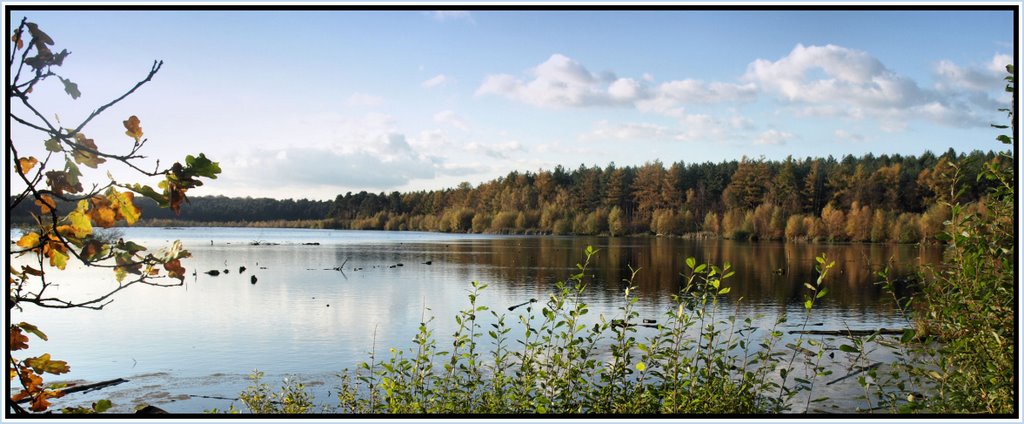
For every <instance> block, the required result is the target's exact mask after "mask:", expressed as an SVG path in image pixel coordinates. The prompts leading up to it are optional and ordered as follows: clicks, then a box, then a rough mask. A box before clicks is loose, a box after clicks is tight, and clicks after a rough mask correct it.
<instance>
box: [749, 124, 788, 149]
mask: <svg viewBox="0 0 1024 424" xmlns="http://www.w3.org/2000/svg"><path fill="white" fill-rule="evenodd" d="M793 137H794V136H793V134H791V133H788V132H785V131H779V130H777V129H774V128H772V129H770V130H767V131H764V132H762V133H761V135H759V136H758V137H757V138H756V139H754V144H757V145H769V146H781V145H783V144H786V141H788V140H791V139H792V138H793Z"/></svg>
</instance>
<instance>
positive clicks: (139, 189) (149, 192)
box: [121, 184, 170, 208]
mask: <svg viewBox="0 0 1024 424" xmlns="http://www.w3.org/2000/svg"><path fill="white" fill-rule="evenodd" d="M121 187H123V188H126V189H129V190H131V191H134V192H136V193H139V194H141V195H143V196H146V197H148V198H150V199H153V200H155V201H156V202H157V204H159V205H160V207H162V208H166V207H167V206H168V205H170V203H169V202H168V201H167V198H166V197H164V195H162V194H160V193H157V192H156V190H153V188H152V187H150V186H147V185H142V184H132V185H124V186H121Z"/></svg>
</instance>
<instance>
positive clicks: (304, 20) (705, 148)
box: [5, 8, 1018, 200]
mask: <svg viewBox="0 0 1024 424" xmlns="http://www.w3.org/2000/svg"><path fill="white" fill-rule="evenodd" d="M22 16H27V17H28V19H29V20H30V21H32V22H35V23H37V24H38V25H39V27H40V28H41V29H42V30H43V31H45V32H47V33H48V34H49V35H50V36H51V38H53V39H54V40H55V42H56V43H55V46H56V49H57V50H58V51H59V50H60V49H62V48H66V49H67V50H69V51H70V52H71V55H70V56H69V57H68V59H67V60H65V63H64V66H63V67H61V69H60V70H59V73H60V74H61V75H62V76H64V77H65V78H68V79H69V80H71V81H74V82H75V83H76V84H78V87H79V88H80V90H81V92H82V96H81V97H80V98H79V99H77V100H72V99H71V98H70V97H69V96H68V95H67V94H65V93H64V87H63V85H62V84H61V83H60V82H59V81H58V80H53V81H49V82H48V83H47V84H46V85H44V86H40V87H38V88H37V89H36V90H34V91H33V93H32V95H31V96H32V97H31V101H32V102H33V104H34V105H35V106H36V107H37V108H39V109H40V110H42V111H46V112H45V114H46V116H57V117H59V119H60V121H61V123H63V124H64V125H66V126H69V127H73V126H75V124H77V123H78V122H80V121H81V120H82V119H84V118H85V117H86V116H87V115H88V114H89V113H90V112H91V111H92V110H94V109H95V108H96V107H98V106H99V105H102V104H104V103H106V102H108V101H110V100H111V99H113V98H116V97H117V96H119V95H120V94H122V93H124V92H125V91H126V90H127V89H128V88H130V87H131V86H132V85H134V83H135V82H136V81H138V80H140V79H142V78H143V77H145V74H146V73H147V72H148V70H149V69H150V67H151V65H152V63H153V61H154V60H162V61H163V62H164V64H163V67H162V68H161V70H160V71H159V73H157V75H156V76H155V77H154V78H153V80H152V81H151V82H150V83H148V84H146V85H145V86H143V87H142V88H141V89H140V90H139V91H137V92H136V93H134V94H133V95H132V96H130V97H128V98H127V99H126V100H125V101H123V102H121V103H119V104H117V105H115V106H114V107H112V108H110V109H108V110H107V111H106V112H105V113H104V114H103V115H101V116H100V117H99V118H97V119H95V120H94V121H92V122H91V123H90V124H89V126H87V127H86V128H85V129H84V130H83V132H84V133H85V134H86V135H87V136H88V137H89V138H92V139H94V140H95V141H96V144H97V146H98V147H99V148H100V149H105V150H110V151H111V152H115V153H119V152H120V153H123V152H126V151H127V149H130V148H131V146H132V143H133V141H132V139H131V138H128V137H127V136H126V135H125V134H124V127H123V126H122V123H121V122H122V121H123V120H125V119H127V118H128V117H129V116H131V115H136V116H138V117H139V118H140V120H141V126H142V129H143V131H144V133H145V137H146V138H147V139H148V142H147V144H146V146H145V149H144V150H143V153H144V154H146V155H147V156H148V159H146V160H145V161H144V162H143V163H146V164H149V166H148V167H146V168H147V169H149V168H150V167H154V166H155V160H156V159H159V160H160V161H161V162H160V163H161V164H162V165H163V166H166V165H169V164H170V163H172V162H173V161H180V160H182V159H183V158H184V156H185V155H187V154H193V155H196V154H198V153H200V152H201V153H204V154H205V155H206V156H207V157H210V158H212V159H213V160H215V161H218V162H219V163H220V165H221V168H222V170H223V172H222V175H221V177H220V178H218V179H217V180H214V181H210V182H208V183H207V184H206V185H205V186H203V187H201V188H200V189H197V190H193V191H190V192H189V194H190V195H193V196H194V195H225V196H232V197H246V196H251V197H273V198H280V199H283V198H294V199H299V198H308V199H321V200H328V199H333V198H334V197H335V196H337V195H339V194H344V193H346V192H349V191H351V192H353V193H355V192H359V191H363V190H366V191H370V192H391V191H400V192H405V191H416V190H436V189H444V188H449V187H455V186H457V185H458V184H459V183H461V182H464V181H465V182H469V183H471V184H473V185H476V184H479V183H481V182H484V181H488V180H491V179H494V178H497V177H501V176H504V175H507V174H508V173H509V172H511V171H520V172H523V171H533V172H536V171H538V170H540V169H548V170H550V169H552V168H554V167H555V166H557V165H562V166H564V167H566V168H569V169H575V168H577V167H579V166H580V165H585V166H591V165H597V166H600V167H604V166H606V165H608V164H609V163H614V164H615V165H616V166H627V165H643V164H644V163H646V162H652V161H655V160H660V161H661V162H662V163H665V164H671V163H674V162H679V161H682V162H684V163H700V162H708V161H710V162H715V163H717V162H721V161H724V160H734V159H735V160H738V159H740V158H742V157H744V156H745V157H748V158H755V159H756V158H762V157H763V158H765V159H784V158H786V157H787V156H790V155H791V156H793V157H794V158H807V157H826V156H829V155H832V156H834V157H837V158H840V157H842V156H844V155H847V154H852V155H855V156H860V155H863V154H866V153H872V154H875V155H876V156H877V155H881V154H903V155H920V154H921V153H923V152H925V151H926V150H930V151H932V152H944V151H946V150H948V149H949V148H954V149H956V150H957V151H971V150H975V149H981V150H992V149H999V148H1001V145H1000V144H999V143H998V142H997V141H995V137H996V136H997V135H999V134H1000V132H999V130H996V129H993V128H991V127H990V124H992V123H1000V124H1001V123H1006V115H1005V113H1002V112H998V109H999V108H1001V107H1008V106H1009V104H1010V101H1011V100H1010V97H1009V96H1008V95H1007V94H1006V93H1004V92H1003V86H1004V82H1003V81H1002V78H1003V77H1004V76H1005V75H1006V72H1005V66H1006V65H1007V64H1009V63H1014V62H1015V60H1014V57H1013V54H1014V41H1015V38H1016V37H1017V36H1018V35H1017V34H1014V32H1013V23H1014V22H1013V13H1012V11H978V10H949V11H934V10H933V11H927V10H914V11H898V10H895V9H884V8H881V9H879V10H873V11H851V10H843V11H806V10H805V11H800V10H784V9H779V10H767V11H763V10H762V11H754V10H739V9H734V10H724V11H710V10H659V11H640V10H609V11H584V10H568V11H554V10H546V11H544V10H541V11H536V10H535V11H487V10H469V11H437V12H435V11H426V10H394V9H387V10H376V11H354V10H337V11H316V12H304V11H298V10H272V11H252V10H249V11H246V10H230V11H210V10H206V11H202V10H197V11H167V10H142V11H114V10H86V11H21V10H19V11H14V12H12V13H11V21H10V22H11V24H12V25H16V24H17V23H18V22H19V21H20V20H21V17H22ZM7 32H8V33H9V32H10V29H8V31H7ZM11 112H13V113H15V114H24V113H26V112H25V110H24V109H20V110H19V105H17V104H15V105H14V106H12V109H11ZM6 131H7V129H5V132H6ZM9 131H10V134H12V136H14V138H15V140H16V142H17V143H19V153H20V154H21V155H22V156H28V155H32V154H34V155H37V157H42V156H41V155H43V154H44V151H43V148H42V142H43V140H44V138H43V137H42V136H41V135H40V134H39V133H35V132H32V131H30V130H25V129H23V128H19V127H14V128H10V129H9ZM33 138H36V139H37V140H35V141H33ZM22 140H24V141H22ZM21 146H24V147H21ZM111 173H112V175H113V176H114V178H115V179H117V180H118V181H119V182H135V181H141V182H151V181H150V180H146V179H144V178H140V177H139V176H137V175H133V174H132V173H130V172H128V171H126V170H125V169H122V168H118V167H113V168H112V169H111ZM90 178H92V180H93V181H98V182H100V183H103V182H105V181H107V180H106V179H107V178H108V177H107V176H106V173H105V171H104V172H103V173H96V174H95V175H90ZM14 189H16V187H15V188H14Z"/></svg>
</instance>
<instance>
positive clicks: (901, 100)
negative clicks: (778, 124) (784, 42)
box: [744, 44, 932, 108]
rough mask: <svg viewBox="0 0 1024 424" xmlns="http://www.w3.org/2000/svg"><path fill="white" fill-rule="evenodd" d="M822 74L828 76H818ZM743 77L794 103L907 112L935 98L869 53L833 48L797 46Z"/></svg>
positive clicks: (757, 64) (754, 65) (760, 61)
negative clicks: (904, 110)
mask: <svg viewBox="0 0 1024 424" xmlns="http://www.w3.org/2000/svg"><path fill="white" fill-rule="evenodd" d="M819 71H820V72H822V73H823V74H824V77H817V78H816V76H817V75H818V72H819ZM744 79H746V80H748V81H751V82H754V83H756V84H758V86H759V87H760V88H762V89H763V90H767V91H770V92H775V93H777V94H779V95H780V96H781V97H782V98H783V99H785V100H788V101H791V102H805V103H815V104H818V103H825V104H834V103H837V102H840V103H841V102H847V103H851V104H855V105H862V106H867V107H873V108H886V107H896V108H902V107H908V106H912V105H915V104H920V103H922V102H926V101H930V100H931V98H932V95H931V94H930V93H928V92H926V91H925V90H922V89H921V88H920V87H918V86H917V84H916V83H915V82H914V81H913V80H911V79H909V78H906V77H904V76H901V75H898V74H896V73H895V72H893V71H891V70H889V69H887V68H886V67H885V66H884V65H882V63H881V62H879V61H878V59H875V58H874V57H872V56H871V55H869V54H867V53H866V52H863V51H860V50H853V49H848V48H845V47H840V46H835V45H831V44H829V45H826V46H809V47H805V46H804V45H802V44H798V45H797V46H796V47H795V48H794V49H793V50H792V51H791V52H790V53H789V54H788V55H787V56H786V57H783V58H782V59H779V60H777V61H774V62H773V61H770V60H765V59H758V60H755V61H754V62H752V63H751V64H750V65H748V66H747V72H746V74H745V76H744Z"/></svg>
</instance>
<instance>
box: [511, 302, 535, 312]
mask: <svg viewBox="0 0 1024 424" xmlns="http://www.w3.org/2000/svg"><path fill="white" fill-rule="evenodd" d="M536 301H537V299H530V300H528V301H526V302H523V303H520V304H518V305H512V306H509V307H508V310H510V311H514V310H515V309H516V308H518V307H520V306H526V305H529V304H531V303H534V302H536Z"/></svg>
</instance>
